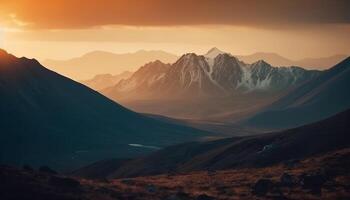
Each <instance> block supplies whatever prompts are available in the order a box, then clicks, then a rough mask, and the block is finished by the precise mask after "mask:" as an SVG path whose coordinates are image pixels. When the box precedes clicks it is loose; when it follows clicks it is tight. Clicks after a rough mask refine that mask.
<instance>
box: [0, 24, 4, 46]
mask: <svg viewBox="0 0 350 200" xmlns="http://www.w3.org/2000/svg"><path fill="white" fill-rule="evenodd" d="M4 34H5V33H4V30H3V28H2V27H0V48H3V47H4Z"/></svg>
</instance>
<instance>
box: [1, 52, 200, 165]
mask: <svg viewBox="0 0 350 200" xmlns="http://www.w3.org/2000/svg"><path fill="white" fill-rule="evenodd" d="M0 93H1V98H0V113H1V116H0V129H1V131H0V138H1V145H0V163H7V164H17V165H21V164H32V165H35V166H38V165H44V164H47V165H51V166H52V167H54V168H59V169H65V168H71V167H77V166H81V165H82V164H86V163H90V162H92V161H94V160H95V161H96V160H101V159H104V158H112V157H123V158H125V157H131V156H135V155H139V154H144V153H147V152H149V151H151V149H146V148H144V149H142V148H135V147H132V146H129V145H128V144H131V143H132V144H142V145H146V146H157V147H164V146H167V145H170V144H174V143H179V142H184V141H188V140H194V139H196V138H198V137H200V136H202V134H203V132H201V131H198V130H195V129H191V128H187V127H184V126H179V125H173V124H170V123H165V122H160V121H158V120H155V119H150V118H147V117H145V116H142V115H140V114H137V113H134V112H131V111H129V110H127V109H126V108H123V107H122V106H120V105H118V104H116V103H114V102H113V101H111V100H109V99H107V98H105V97H104V96H102V95H100V94H99V93H97V92H95V91H93V90H91V89H89V88H87V87H85V86H83V85H81V84H79V83H76V82H74V81H72V80H70V79H68V78H65V77H63V76H60V75H58V74H56V73H54V72H52V71H50V70H48V69H46V68H44V67H43V66H41V65H40V64H39V63H38V62H37V61H36V60H30V59H27V58H16V57H14V56H12V55H9V54H7V53H6V52H5V51H2V50H1V51H0ZM205 134H206V133H205ZM205 134H204V135H205Z"/></svg>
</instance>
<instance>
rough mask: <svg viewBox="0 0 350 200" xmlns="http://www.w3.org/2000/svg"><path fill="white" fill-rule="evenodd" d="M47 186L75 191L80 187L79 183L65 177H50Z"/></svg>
mask: <svg viewBox="0 0 350 200" xmlns="http://www.w3.org/2000/svg"><path fill="white" fill-rule="evenodd" d="M49 184H50V185H52V186H55V187H58V188H65V189H71V190H75V189H78V188H79V186H80V182H79V181H77V180H75V179H72V178H66V177H58V176H51V177H50V179H49Z"/></svg>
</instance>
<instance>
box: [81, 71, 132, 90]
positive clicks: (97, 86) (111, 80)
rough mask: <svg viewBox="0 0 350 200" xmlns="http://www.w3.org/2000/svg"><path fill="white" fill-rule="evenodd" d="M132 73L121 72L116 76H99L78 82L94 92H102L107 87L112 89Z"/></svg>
mask: <svg viewBox="0 0 350 200" xmlns="http://www.w3.org/2000/svg"><path fill="white" fill-rule="evenodd" d="M132 74H133V73H132V72H129V71H125V72H122V73H120V74H117V75H111V74H99V75H96V76H95V77H94V78H92V79H89V80H83V81H80V82H81V83H82V84H84V85H86V86H88V87H89V88H92V89H94V90H96V91H98V90H103V89H106V88H108V87H112V86H114V85H116V84H117V83H119V81H121V80H122V79H127V78H129V77H130V76H131V75H132Z"/></svg>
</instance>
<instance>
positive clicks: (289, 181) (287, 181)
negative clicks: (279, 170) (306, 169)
mask: <svg viewBox="0 0 350 200" xmlns="http://www.w3.org/2000/svg"><path fill="white" fill-rule="evenodd" d="M280 184H281V186H286V187H291V186H293V185H295V181H294V177H293V176H292V175H290V174H288V173H283V175H282V176H281V177H280Z"/></svg>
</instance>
